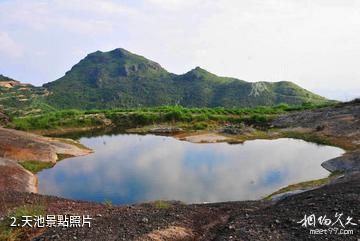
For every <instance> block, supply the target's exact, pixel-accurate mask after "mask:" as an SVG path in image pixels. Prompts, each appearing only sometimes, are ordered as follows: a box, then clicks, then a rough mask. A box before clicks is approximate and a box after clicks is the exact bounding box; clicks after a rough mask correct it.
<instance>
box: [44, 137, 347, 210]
mask: <svg viewBox="0 0 360 241" xmlns="http://www.w3.org/2000/svg"><path fill="white" fill-rule="evenodd" d="M81 143H83V144H84V145H86V146H88V147H90V148H92V149H94V150H95V153H94V154H92V155H89V156H84V157H76V158H71V159H67V160H64V161H62V162H60V163H58V164H57V165H56V166H55V167H54V168H52V169H47V170H44V171H42V172H41V173H39V191H40V193H44V194H51V195H57V196H62V197H67V198H73V199H81V200H91V201H98V202H102V201H104V200H112V202H113V203H134V202H144V201H149V200H157V199H165V200H181V201H184V202H190V203H193V202H218V201H229V200H247V199H258V198H261V197H263V196H264V195H266V194H269V193H271V192H273V191H275V190H277V189H278V188H280V187H283V186H286V185H288V184H291V183H296V182H300V181H306V180H311V179H317V178H321V177H325V176H327V175H328V172H327V171H326V170H325V169H323V168H322V167H321V166H320V164H321V162H323V161H324V160H327V159H330V158H333V157H336V156H339V155H341V154H342V153H343V151H342V150H341V149H339V148H335V147H330V146H319V145H316V144H312V143H307V142H304V141H301V140H293V139H277V140H254V141H248V142H245V143H244V144H238V145H229V144H226V143H216V144H192V143H188V142H183V141H178V140H176V139H173V138H171V137H162V136H153V135H146V136H140V135H117V136H102V137H94V138H83V139H81Z"/></svg>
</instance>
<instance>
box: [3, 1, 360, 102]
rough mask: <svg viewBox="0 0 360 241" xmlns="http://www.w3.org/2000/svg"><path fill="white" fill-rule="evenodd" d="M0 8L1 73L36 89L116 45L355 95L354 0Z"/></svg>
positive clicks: (357, 6) (358, 72)
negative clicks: (37, 86) (81, 61)
mask: <svg viewBox="0 0 360 241" xmlns="http://www.w3.org/2000/svg"><path fill="white" fill-rule="evenodd" d="M0 12H1V14H0V73H2V74H4V75H7V76H9V77H13V78H15V79H18V80H20V81H23V82H28V83H32V84H35V85H41V84H43V83H45V82H49V81H53V80H55V79H57V78H59V77H61V76H62V75H63V74H64V73H65V72H66V71H67V70H69V69H70V68H71V66H73V65H74V64H75V63H77V62H78V61H79V60H80V59H82V58H84V57H85V56H86V54H88V53H90V52H94V51H96V50H102V51H107V50H111V49H114V48H117V47H122V48H126V49H128V50H130V51H132V52H134V53H138V54H140V55H143V56H145V57H147V58H150V59H152V60H154V61H156V62H158V63H160V64H161V65H162V66H163V67H165V68H166V69H167V70H169V71H171V72H174V73H178V74H181V73H184V72H186V71H188V70H190V69H192V68H194V67H195V66H201V67H203V68H205V69H207V70H209V71H210V72H213V73H216V74H218V75H224V76H233V77H237V78H240V79H244V80H247V81H279V80H290V81H294V82H295V83H297V84H299V85H301V86H303V87H305V88H307V89H309V90H312V91H315V92H316V93H319V94H321V95H324V96H327V97H329V98H335V99H341V100H348V99H351V98H354V97H359V96H360V68H359V67H358V63H359V59H360V1H358V0H347V1H342V0H302V1H298V0H242V1H238V0H217V1H212V0H125V1H115V0H113V1H112V0H102V1H94V0H72V1H67V0H47V1H46V0H37V1H33V0H11V1H10V0H5V1H4V0H0Z"/></svg>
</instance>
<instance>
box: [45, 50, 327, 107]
mask: <svg viewBox="0 0 360 241" xmlns="http://www.w3.org/2000/svg"><path fill="white" fill-rule="evenodd" d="M43 87H45V88H47V89H48V90H49V91H50V95H49V96H48V97H47V100H48V103H49V104H50V105H53V106H55V107H58V108H80V109H91V108H97V109H103V108H117V107H139V106H160V105H174V104H179V105H183V106H187V107H217V106H223V107H252V106H258V105H264V106H269V105H276V104H280V103H287V104H291V105H299V104H302V103H304V102H312V103H323V102H326V101H327V99H325V98H324V97H321V96H319V95H316V94H313V93H311V92H310V91H307V90H305V89H303V88H301V87H300V86H298V85H296V84H294V83H292V82H287V81H279V82H264V81H261V82H256V83H250V82H246V81H244V80H240V79H237V78H232V77H222V76H218V75H216V74H213V73H210V72H209V71H207V70H205V69H203V68H201V67H195V68H194V69H192V70H190V71H188V72H186V73H184V74H174V73H171V72H168V71H167V70H166V69H165V68H163V67H162V66H161V65H160V64H158V63H156V62H154V61H152V60H149V59H147V58H145V57H144V56H141V55H137V54H133V53H131V52H130V51H128V50H125V49H122V48H117V49H114V50H111V51H108V52H102V51H96V52H93V53H90V54H88V55H87V56H86V57H85V58H83V59H82V60H80V61H79V62H78V63H77V64H75V65H74V66H73V67H72V68H71V69H70V70H69V71H67V72H66V74H65V75H64V76H63V77H61V78H59V79H57V80H55V81H52V82H49V83H46V84H44V86H43Z"/></svg>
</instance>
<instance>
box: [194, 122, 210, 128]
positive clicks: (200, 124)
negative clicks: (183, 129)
mask: <svg viewBox="0 0 360 241" xmlns="http://www.w3.org/2000/svg"><path fill="white" fill-rule="evenodd" d="M193 128H194V129H195V130H205V129H206V128H208V124H207V123H206V122H197V123H195V125H194V126H193Z"/></svg>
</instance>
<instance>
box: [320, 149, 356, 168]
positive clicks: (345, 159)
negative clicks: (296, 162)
mask: <svg viewBox="0 0 360 241" xmlns="http://www.w3.org/2000/svg"><path fill="white" fill-rule="evenodd" d="M321 166H322V167H324V168H325V169H326V170H328V171H330V172H335V171H340V172H352V171H360V150H357V151H353V152H348V153H346V154H344V155H343V156H340V157H337V158H334V159H331V160H328V161H326V162H324V163H322V164H321Z"/></svg>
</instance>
